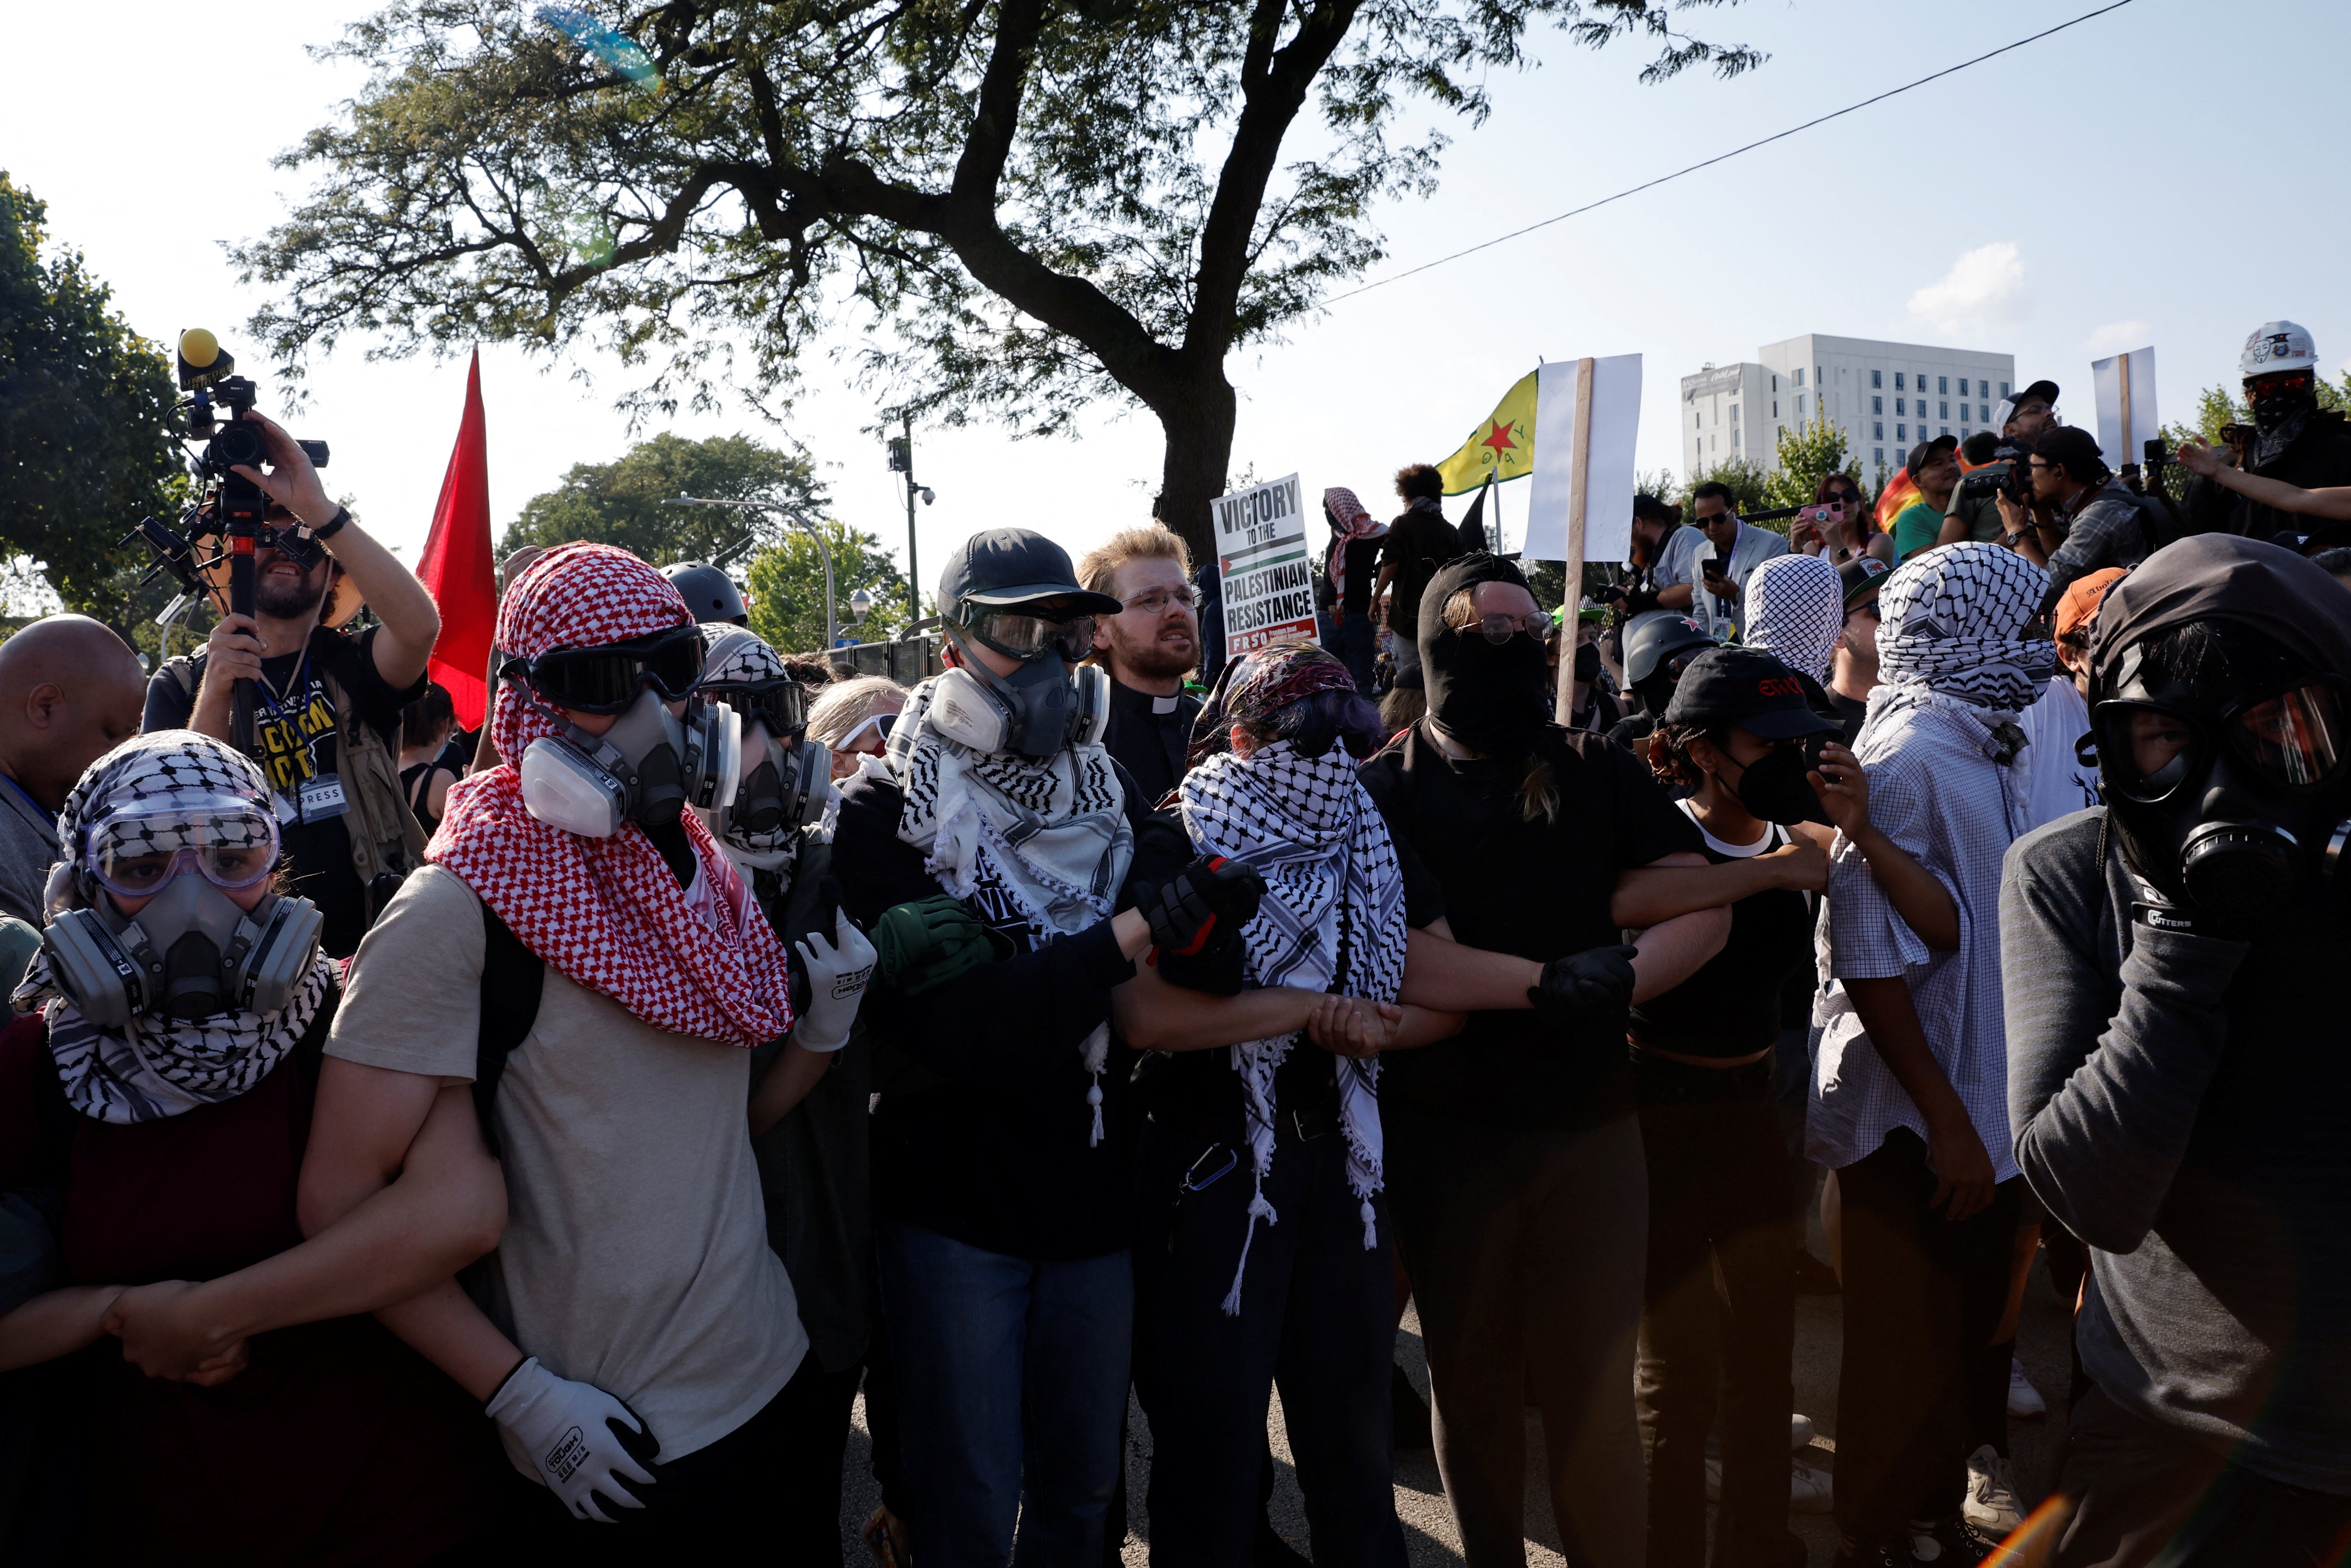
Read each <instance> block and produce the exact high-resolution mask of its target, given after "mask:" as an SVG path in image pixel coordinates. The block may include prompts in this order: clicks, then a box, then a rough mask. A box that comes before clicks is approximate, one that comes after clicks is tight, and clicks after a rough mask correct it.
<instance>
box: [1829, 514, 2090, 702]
mask: <svg viewBox="0 0 2351 1568" xmlns="http://www.w3.org/2000/svg"><path fill="white" fill-rule="evenodd" d="M2048 588H2049V574H2048V573H2046V572H2044V571H2043V570H2041V569H2040V568H2039V567H2037V566H2035V565H2033V564H2032V562H2031V561H2029V560H2026V559H2024V558H2023V557H2022V556H2021V555H2018V554H2017V553H2016V552H2015V551H2013V550H2007V549H2001V548H2000V547H1999V546H1998V545H1990V544H1977V543H1973V542H1969V543H1965V544H1956V545H1946V546H1945V547H1944V548H1942V549H1938V550H1933V551H1930V552H1928V554H1925V555H1921V556H1917V557H1914V558H1913V559H1910V560H1908V561H1906V562H1905V563H1904V564H1903V565H1901V566H1900V567H1898V568H1896V570H1895V571H1894V572H1893V574H1892V575H1891V576H1889V577H1887V578H1886V586H1885V587H1884V588H1882V589H1881V590H1879V591H1878V595H1877V612H1878V627H1877V679H1878V685H1877V687H1876V689H1875V690H1874V691H1872V692H1871V693H1870V694H1869V720H1868V722H1869V723H1871V724H1875V723H1876V722H1877V718H1878V716H1879V715H1880V714H1881V713H1889V712H1894V711H1897V710H1899V709H1902V708H1906V707H1926V706H1933V707H1947V708H1957V709H1960V710H1962V711H1964V712H1967V713H1970V714H1972V715H1974V716H1975V717H1976V718H1977V719H1978V720H1979V721H1980V723H1982V725H1983V726H1984V727H1986V728H1987V729H1993V730H1997V729H1998V728H2000V727H2001V726H2002V725H2012V724H2014V723H2015V722H2016V716H2017V715H2019V714H2021V713H2022V712H2023V711H2024V710H2025V709H2026V708H2027V707H2029V706H2032V701H2033V699H2034V698H2035V697H2037V696H2038V695H2040V693H2041V688H2042V685H2043V683H2044V682H2045V681H2047V680H2048V678H2049V675H2050V672H2051V671H2052V670H2053V668H2054V667H2055V664H2056V649H2055V645H2054V644H2053V643H2049V642H2048V641H2046V640H2045V639H2042V638H2035V637H2026V636H2024V635H2022V633H2023V632H2024V628H2025V626H2026V625H2027V624H2028V623H2029V622H2031V621H2032V617H2033V615H2034V614H2035V612H2038V610H2039V609H2040V606H2041V598H2042V595H2043V593H2045V592H2046V591H2048Z"/></svg>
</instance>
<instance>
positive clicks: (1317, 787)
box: [1176, 740, 1405, 1314]
mask: <svg viewBox="0 0 2351 1568" xmlns="http://www.w3.org/2000/svg"><path fill="white" fill-rule="evenodd" d="M1176 797H1177V810H1178V811H1179V812H1180V813H1181V815H1182V817H1183V819H1184V826H1185V828H1186V831H1188V832H1189V833H1190V834H1191V836H1192V841H1193V843H1194V844H1195V845H1196V846H1197V847H1198V848H1199V849H1200V850H1201V851H1202V852H1204V853H1209V854H1220V855H1227V856H1229V857H1230V858H1232V859H1234V860H1237V861H1239V862H1242V863H1244V864H1246V865H1249V866H1253V867H1255V868H1256V869H1257V871H1258V873H1259V875H1261V876H1263V877H1264V878H1265V883H1266V896H1265V899H1264V901H1263V902H1262V903H1261V904H1259V906H1258V913H1257V916H1256V918H1255V919H1253V920H1251V921H1250V922H1249V924H1248V925H1244V926H1242V927H1241V932H1240V936H1241V943H1242V946H1243V948H1244V949H1245V952H1246V959H1247V961H1246V971H1247V975H1248V978H1249V983H1250V984H1251V985H1254V986H1259V987H1267V988H1270V987H1275V986H1289V987H1294V988H1299V989H1301V990H1310V991H1323V990H1329V991H1338V992H1341V993H1343V994H1344V995H1347V996H1351V997H1363V998H1369V999H1371V1000H1374V1001H1382V1002H1392V1001H1394V1000H1395V998H1396V993H1397V991H1398V989H1399V988H1401V987H1402V986H1403V984H1404V960H1405V908H1404V877H1403V875H1402V873H1400V872H1399V871H1398V869H1397V865H1396V853H1395V844H1394V843H1393V842H1392V841H1390V840H1389V838H1388V830H1387V824H1386V822H1385V821H1383V820H1382V819H1381V816H1380V812H1379V808H1378V807H1377V806H1376V805H1374V803H1373V800H1372V798H1371V796H1370V794H1369V793H1367V792H1366V791H1365V790H1364V786H1363V782H1362V780H1361V779H1358V778H1357V777H1356V774H1355V765H1354V762H1353V759H1352V758H1349V757H1348V756H1347V754H1346V752H1345V750H1344V749H1343V747H1338V746H1333V747H1331V748H1330V749H1329V750H1328V751H1326V752H1324V753H1323V754H1322V756H1321V757H1318V758H1307V757H1301V756H1299V755H1298V754H1297V752H1296V751H1295V750H1294V749H1292V747H1291V746H1290V742H1289V741H1287V740H1278V741H1275V742H1273V743H1272V744H1271V745H1269V746H1267V747H1263V748H1262V749H1260V750H1259V751H1258V752H1257V753H1255V754H1254V755H1253V756H1250V757H1248V758H1243V757H1241V756H1240V755H1238V753H1235V752H1229V751H1228V752H1223V753H1220V754H1218V755H1217V756H1215V757H1211V758H1208V759H1207V761H1205V762H1202V763H1201V764H1200V765H1199V766H1197V767H1196V768H1193V769H1192V770H1191V771H1190V772H1189V773H1187V774H1186V775H1185V776H1184V781H1183V783H1182V784H1180V785H1179V786H1177V789H1176ZM1292 1044H1293V1037H1289V1036H1285V1037H1283V1038H1280V1039H1278V1040H1249V1041H1246V1042H1245V1043H1243V1044H1240V1045H1236V1046H1232V1047H1230V1048H1229V1049H1230V1052H1231V1058H1232V1064H1233V1071H1236V1072H1238V1073H1239V1074H1240V1077H1241V1083H1242V1088H1243V1091H1244V1093H1245V1094H1246V1096H1247V1100H1248V1105H1249V1159H1250V1164H1251V1166H1252V1167H1253V1171H1254V1176H1255V1181H1256V1192H1255V1194H1254V1195H1253V1196H1252V1197H1251V1198H1250V1200H1249V1236H1248V1237H1245V1238H1243V1239H1242V1242H1241V1255H1240V1262H1239V1263H1238V1266H1237V1267H1236V1268H1235V1269H1234V1270H1233V1286H1232V1290H1231V1291H1230V1292H1229V1293H1228V1294H1227V1296H1226V1297H1225V1302H1224V1309H1225V1311H1226V1312H1227V1313H1228V1314H1238V1312H1240V1303H1241V1281H1242V1279H1243V1277H1244V1275H1246V1273H1247V1272H1248V1270H1249V1241H1250V1240H1251V1239H1254V1238H1255V1236H1256V1234H1257V1227H1258V1222H1259V1221H1260V1220H1262V1221H1263V1222H1265V1223H1266V1224H1268V1225H1271V1224H1274V1223H1276V1221H1277V1217H1276V1215H1275V1213H1274V1210H1273V1206H1272V1205H1271V1204H1270V1203H1268V1202H1267V1201H1266V1197H1265V1177H1266V1173H1267V1172H1269V1171H1270V1170H1271V1169H1272V1168H1273V1148H1274V1131H1273V1115H1274V1103H1273V1097H1274V1087H1273V1086H1274V1074H1275V1073H1276V1072H1277V1071H1279V1070H1280V1066H1281V1063H1282V1061H1283V1060H1284V1059H1285V1058H1286V1057H1288V1056H1289V1054H1290V1049H1291V1046H1292ZM1333 1060H1334V1061H1335V1063H1336V1066H1337V1071H1338V1075H1339V1119H1340V1124H1341V1127H1342V1129H1343V1133H1344V1134H1345V1137H1346V1140H1347V1185H1348V1187H1349V1189H1350V1190H1352V1191H1353V1193H1354V1195H1355V1197H1357V1199H1358V1200H1360V1202H1361V1204H1362V1206H1363V1207H1362V1213H1363V1220H1364V1246H1365V1247H1366V1248H1371V1247H1375V1246H1377V1245H1378V1244H1379V1235H1378V1230H1377V1228H1376V1226H1375V1224H1374V1212H1373V1208H1372V1195H1373V1194H1374V1193H1375V1192H1377V1191H1379V1189H1380V1186H1381V1184H1382V1180H1383V1177H1382V1175H1381V1154H1382V1137H1381V1133H1380V1107H1379V1094H1378V1084H1379V1065H1378V1062H1377V1061H1353V1060H1350V1059H1347V1058H1334V1059H1333Z"/></svg>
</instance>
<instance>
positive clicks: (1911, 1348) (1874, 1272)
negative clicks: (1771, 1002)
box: [1805, 542, 2052, 1564]
mask: <svg viewBox="0 0 2351 1568" xmlns="http://www.w3.org/2000/svg"><path fill="white" fill-rule="evenodd" d="M2046 585H2047V578H2046V577H2045V575H2044V574H2043V572H2042V571H2041V570H2040V569H2039V568H2038V567H2035V566H2033V565H2032V564H2031V563H2030V562H2028V561H2026V560H2024V559H2022V558H2021V557H2020V556H2018V555H2017V554H2015V553H2014V552H2013V551H2011V550H2007V549H2001V547H2000V546H1998V545H1984V544H1976V543H1973V542H1970V543H1966V544H1957V545H1947V546H1945V547H1943V548H1941V549H1937V550H1934V551H1932V552H1930V553H1928V554H1926V555H1923V556H1921V557H1919V558H1918V559H1914V560H1911V561H1908V562H1906V563H1905V564H1904V565H1902V566H1901V567H1899V568H1897V569H1896V570H1895V571H1894V572H1893V573H1892V574H1891V575H1890V576H1888V577H1886V579H1885V580H1884V585H1883V587H1882V588H1881V589H1880V591H1879V594H1878V602H1879V607H1880V612H1881V615H1882V620H1881V622H1880V625H1879V629H1878V634H1877V653H1878V674H1879V680H1880V684H1879V685H1878V686H1877V688H1876V690H1875V691H1873V692H1872V693H1871V694H1870V697H1869V717H1868V721H1867V722H1866V723H1865V725H1864V726H1863V727H1862V731H1861V737H1860V739H1859V741H1858V742H1857V744H1856V745H1855V754H1856V756H1857V758H1858V759H1859V761H1860V764H1861V767H1862V769H1863V778H1862V779H1861V784H1862V787H1863V790H1864V791H1865V799H1866V804H1867V810H1868V812H1869V814H1870V815H1871V816H1873V817H1874V818H1875V819H1876V821H1874V822H1872V823H1870V824H1869V830H1870V831H1872V832H1874V834H1875V836H1876V839H1877V840H1879V841H1881V842H1882V843H1886V844H1890V845H1891V846H1892V847H1893V848H1895V849H1896V850H1898V851H1900V852H1902V853H1901V857H1900V858H1899V859H1898V860H1896V859H1892V858H1881V857H1880V855H1879V854H1878V853H1877V852H1876V850H1875V849H1874V848H1873V847H1872V846H1871V844H1869V843H1868V842H1867V841H1865V837H1864V835H1863V834H1862V833H1861V832H1858V831H1853V830H1855V829H1858V828H1860V827H1861V826H1862V824H1861V822H1860V821H1856V820H1855V819H1854V818H1852V817H1850V816H1848V817H1845V818H1843V819H1841V825H1844V824H1846V823H1850V824H1851V826H1850V827H1848V828H1847V829H1846V831H1841V832H1840V834H1839V836H1838V839H1837V843H1836V848H1835V850H1834V853H1833V855H1832V857H1831V870H1830V874H1829V885H1828V923H1827V926H1826V944H1825V956H1826V966H1825V968H1824V970H1823V977H1824V978H1826V979H1827V980H1829V981H1830V982H1831V983H1830V985H1829V988H1828V989H1827V990H1825V991H1824V992H1823V994H1822V997H1821V999H1820V1002H1819V1004H1818V1005H1817V1007H1816V1009H1815V1012H1814V1019H1815V1022H1816V1023H1817V1024H1819V1025H1820V1027H1821V1030H1822V1032H1821V1038H1820V1046H1819V1053H1818V1059H1817V1061H1816V1062H1815V1064H1814V1070H1813V1092H1812V1098H1811V1102H1810V1103H1809V1104H1808V1105H1807V1107H1806V1111H1805V1135H1806V1153H1807V1154H1808V1155H1810V1156H1811V1157H1812V1158H1813V1159H1814V1160H1815V1161H1817V1162H1819V1163H1820V1164H1821V1165H1823V1166H1827V1167H1829V1168H1830V1169H1831V1170H1833V1171H1834V1172H1835V1173H1836V1176H1837V1189H1838V1193H1839V1197H1840V1202H1841V1205H1842V1215H1843V1260H1844V1263H1843V1268H1844V1374H1843V1376H1842V1377H1841V1379H1840V1381H1839V1386H1838V1394H1837V1428H1836V1430H1837V1476H1836V1509H1835V1515H1836V1522H1837V1529H1838V1532H1839V1534H1840V1535H1841V1536H1842V1537H1843V1545H1842V1549H1841V1555H1840V1556H1839V1558H1838V1561H1839V1562H1840V1563H1871V1564H1876V1563H1902V1562H1905V1561H1907V1558H1908V1556H1909V1555H1911V1554H1912V1553H1913V1552H1916V1553H1918V1554H1921V1555H1936V1554H1940V1553H1944V1552H1955V1553H1957V1554H1959V1557H1960V1559H1961V1560H1962V1561H1971V1560H1973V1559H1974V1558H1976V1557H1980V1556H1981V1555H1982V1554H1983V1553H1984V1552H1987V1551H1989V1550H1990V1548H1991V1541H1990V1540H1988V1539H1986V1538H1984V1537H1983V1536H1982V1534H1981V1527H1980V1524H1979V1523H1978V1522H1977V1521H1976V1517H1975V1516H1976V1514H1977V1513H1981V1512H1983V1511H1985V1510H1986V1509H1988V1508H1990V1507H1991V1506H1992V1504H1994V1503H1995V1502H1997V1501H1999V1500H2000V1499H1999V1495H1996V1494H2001V1495H2004V1493H2005V1483H2004V1480H2003V1478H2002V1476H2001V1474H2000V1471H2001V1467H2002V1465H2003V1464H2004V1460H2002V1459H2001V1458H2000V1454H2001V1445H1998V1444H1996V1445H1994V1451H1993V1453H1992V1455H1991V1457H1990V1458H1986V1457H1985V1456H1984V1455H1982V1454H1981V1453H1980V1452H1979V1451H1978V1444H1976V1443H1971V1442H1970V1440H1969V1438H1970V1433H1971V1432H1978V1431H1981V1430H1984V1429H1986V1428H1987V1427H1989V1428H1990V1429H1991V1431H1992V1432H1994V1433H1995V1434H1997V1433H1999V1432H2000V1431H2001V1429H2002V1428H2003V1427H2004V1422H2005V1409H2006V1400H2007V1392H2008V1375H2009V1352H2008V1347H2007V1346H2006V1345H2005V1344H2002V1345H1998V1346H1995V1345H1994V1344H1993V1343H1992V1339H1993V1335H1994V1333H1995V1332H1996V1330H1997V1329H1998V1327H1999V1326H2000V1322H2001V1317H2002V1314H2003V1312H2004V1309H2005V1307H2006V1304H2007V1298H2008V1282H2009V1277H2010V1261H2011V1251H2012V1247H2013V1241H2014V1237H2015V1232H2016V1227H2017V1216H2018V1208H2019V1205H2020V1203H2021V1200H2022V1183H2021V1182H2019V1181H2018V1180H2017V1179H2016V1166H2015V1161H2014V1158H2013V1157H2012V1155H2011V1151H2010V1147H2009V1140H2008V1105H2007V1097H2006V1092H2005V1090H2006V1082H2007V1057H2006V1052H2005V1046H2004V1039H2005V1037H2004V1033H2003V1030H2002V1027H2001V964H2000V951H1999V948H1998V946H1996V928H1995V926H1994V925H1993V924H1992V923H1993V921H1994V920H1995V919H1996V914H1995V911H1996V909H1997V907H1998V898H1999V876H2000V861H2001V856H2002V855H2003V854H2004V853H2006V852H2007V849H2008V846H2009V845H2010V844H2011V842H2012V841H2014V840H2015V838H2016V836H2017V834H2018V833H2019V832H2020V831H2022V827H2023V821H2024V815H2023V814H2024V805H2025V798H2024V787H2023V783H2022V779H2019V778H2018V777H2017V776H2016V773H2015V771H2014V769H2013V768H2012V767H2011V764H2012V763H2013V762H2014V760H2015V758H2017V756H2018V754H2019V753H2020V752H2021V751H2022V743H2023V736H2022V732H2021V731H2020V730H2019V729H2018V728H2017V726H2016V719H2017V716H2018V714H2019V713H2020V712H2021V711H2022V709H2023V708H2024V707H2025V706H2027V705H2028V704H2030V703H2031V702H2032V700H2033V698H2034V697H2035V696H2036V695H2038V693H2039V689H2040V686H2041V685H2042V683H2043V681H2045V680H2046V679H2047V676H2048V674H2049V669H2050V666H2051V664H2052V656H2051V653H2050V647H2049V644H2048V643H2046V642H2042V641H2036V640H2032V639H2030V638H2028V637H2026V636H2025V634H2024V632H2025V628H2026V626H2027V624H2028V623H2029V622H2031V621H2032V618H2033V616H2034V614H2035V612H2036V607H2037V606H2038V605H2039V603H2040V601H2041V598H2042V594H2043V590H2044V588H2045V587H2046ZM1846 799H1847V800H1848V801H1850V800H1851V797H1850V795H1849V794H1848V795H1847V797H1846ZM1844 809H1845V808H1843V807H1840V808H1838V810H1844ZM1831 815H1832V816H1833V818H1834V817H1836V815H1837V811H1836V810H1832V812H1831ZM1897 871H1910V872H1914V873H1915V872H1917V871H1923V872H1924V873H1925V878H1926V880H1925V882H1924V884H1923V885H1920V884H1919V883H1918V879H1917V877H1916V876H1915V875H1913V876H1910V877H1908V878H1907V879H1906V878H1905V877H1903V876H1901V875H1899V874H1897ZM1987 1412H1989V1414H1987ZM1971 1466H1972V1467H1973V1468H1974V1469H1977V1470H1980V1472H1981V1481H1980V1484H1979V1482H1977V1481H1975V1480H1971V1479H1970V1468H1971ZM1971 1502H1972V1503H1974V1504H1975V1505H1976V1506H1975V1509H1974V1510H1973V1511H1970V1503H1971ZM1930 1548H1931V1551H1930V1550H1929V1549H1930Z"/></svg>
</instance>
